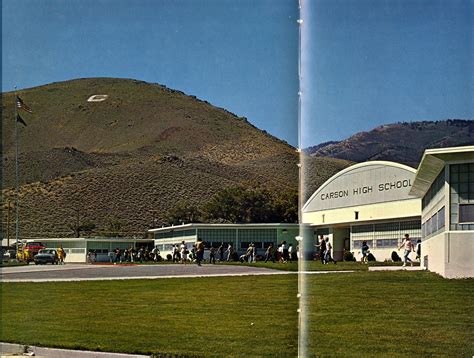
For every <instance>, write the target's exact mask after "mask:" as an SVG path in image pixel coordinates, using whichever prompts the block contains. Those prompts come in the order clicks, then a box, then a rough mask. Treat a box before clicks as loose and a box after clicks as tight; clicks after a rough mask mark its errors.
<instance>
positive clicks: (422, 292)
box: [1, 272, 474, 357]
mask: <svg viewBox="0 0 474 358" xmlns="http://www.w3.org/2000/svg"><path fill="white" fill-rule="evenodd" d="M473 283H474V280H472V279H470V280H444V279H442V278H440V277H438V276H436V275H434V274H431V273H428V272H356V273H342V274H324V275H308V276H307V284H308V300H307V302H308V306H307V308H308V312H309V316H308V320H307V323H308V325H307V327H308V331H309V335H308V339H307V343H308V347H309V353H310V354H311V355H318V356H321V355H322V356H331V355H340V356H371V355H373V356H416V355H424V356H426V355H438V354H440V355H450V356H456V357H459V356H472V354H473V353H474V347H473V345H472V343H471V342H472V341H473V338H474V332H473V327H474V325H473V324H474V318H473V315H472V312H473V309H474V286H473ZM296 290H297V280H296V276H294V275H282V276H271V277H268V276H265V277H255V276H253V277H232V278H231V277H229V278H200V279H189V280H185V279H167V280H133V281H111V282H76V283H42V284H23V283H21V284H20V283H4V284H2V331H1V340H2V341H7V342H19V343H22V344H36V345H45V346H57V347H69V348H81V349H92V350H105V351H117V352H135V353H160V352H161V353H174V354H182V355H199V356H284V357H293V356H296V354H297V336H298V331H297V314H296V308H297V299H296ZM252 323H253V325H252Z"/></svg>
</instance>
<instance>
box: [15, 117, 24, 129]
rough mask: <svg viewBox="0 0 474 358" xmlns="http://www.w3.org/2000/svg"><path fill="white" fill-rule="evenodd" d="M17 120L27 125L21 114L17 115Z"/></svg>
mask: <svg viewBox="0 0 474 358" xmlns="http://www.w3.org/2000/svg"><path fill="white" fill-rule="evenodd" d="M16 121H17V122H18V123H21V124H23V125H24V126H25V127H26V122H25V121H24V120H23V118H21V117H20V115H19V114H17V115H16Z"/></svg>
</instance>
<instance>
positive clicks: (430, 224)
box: [421, 206, 445, 238]
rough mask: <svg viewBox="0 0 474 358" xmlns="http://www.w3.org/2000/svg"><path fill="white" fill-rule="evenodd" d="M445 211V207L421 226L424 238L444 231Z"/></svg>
mask: <svg viewBox="0 0 474 358" xmlns="http://www.w3.org/2000/svg"><path fill="white" fill-rule="evenodd" d="M444 214H445V209H444V206H443V207H442V208H441V209H440V210H439V211H438V212H436V213H434V214H433V216H431V217H430V218H429V219H428V220H426V221H425V222H424V223H423V224H422V225H421V233H422V235H423V237H425V238H426V237H428V236H430V235H431V234H433V233H435V232H438V231H439V230H442V229H443V228H444V226H445V215H444Z"/></svg>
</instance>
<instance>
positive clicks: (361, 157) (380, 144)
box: [306, 119, 474, 167]
mask: <svg viewBox="0 0 474 358" xmlns="http://www.w3.org/2000/svg"><path fill="white" fill-rule="evenodd" d="M473 144H474V121H473V120H462V119H447V120H443V121H422V122H409V123H407V122H404V123H396V124H388V125H382V126H380V127H377V128H375V129H373V130H371V131H369V132H360V133H357V134H355V135H353V136H352V137H350V138H348V139H346V140H343V141H340V142H335V143H332V144H329V145H319V146H316V147H311V148H308V149H307V150H306V152H308V153H309V154H310V155H311V156H313V157H332V158H339V159H345V160H350V161H354V162H364V161H367V160H388V161H394V162H399V163H404V164H407V165H410V166H412V167H417V166H418V163H419V161H420V159H421V157H422V155H423V152H424V150H425V149H427V148H443V147H452V146H461V145H473Z"/></svg>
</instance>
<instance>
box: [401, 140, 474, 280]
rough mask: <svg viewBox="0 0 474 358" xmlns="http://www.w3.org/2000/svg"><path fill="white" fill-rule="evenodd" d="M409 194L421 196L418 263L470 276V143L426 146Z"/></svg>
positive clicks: (473, 244)
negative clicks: (420, 250) (440, 146)
mask: <svg viewBox="0 0 474 358" xmlns="http://www.w3.org/2000/svg"><path fill="white" fill-rule="evenodd" d="M410 194H411V195H416V196H418V197H420V198H422V210H421V223H422V237H423V242H422V260H421V264H422V266H423V267H425V268H426V269H428V270H430V271H433V272H437V273H439V274H440V275H442V276H443V277H447V278H461V277H474V259H473V256H474V146H466V147H453V148H441V149H428V150H426V151H425V153H424V155H423V158H422V160H421V162H420V165H419V167H418V170H417V172H416V176H415V180H414V181H413V185H412V188H411V190H410Z"/></svg>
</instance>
